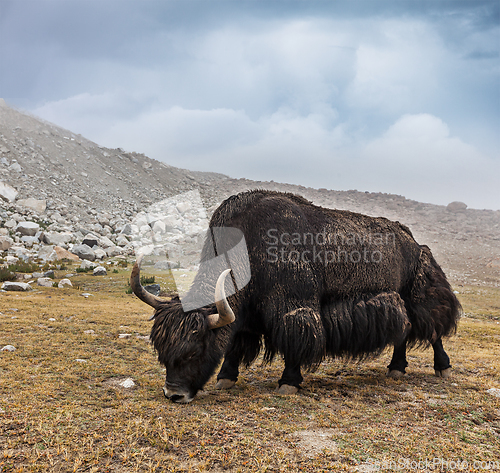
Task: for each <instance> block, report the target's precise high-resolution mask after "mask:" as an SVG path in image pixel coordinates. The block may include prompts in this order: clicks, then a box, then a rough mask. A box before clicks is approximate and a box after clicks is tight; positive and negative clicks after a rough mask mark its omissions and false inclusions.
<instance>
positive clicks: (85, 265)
mask: <svg viewBox="0 0 500 473" xmlns="http://www.w3.org/2000/svg"><path fill="white" fill-rule="evenodd" d="M98 266H99V265H98V264H97V263H93V262H92V261H88V260H83V261H82V264H81V265H80V268H81V269H94V268H97V267H98Z"/></svg>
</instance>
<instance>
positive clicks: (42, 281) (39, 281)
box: [36, 278, 54, 287]
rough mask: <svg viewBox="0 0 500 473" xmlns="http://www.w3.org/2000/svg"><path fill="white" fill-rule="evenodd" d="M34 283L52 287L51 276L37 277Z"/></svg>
mask: <svg viewBox="0 0 500 473" xmlns="http://www.w3.org/2000/svg"><path fill="white" fill-rule="evenodd" d="M36 283H37V284H38V285H39V286H42V287H52V286H53V285H54V281H53V280H52V279H51V278H38V279H37V280H36Z"/></svg>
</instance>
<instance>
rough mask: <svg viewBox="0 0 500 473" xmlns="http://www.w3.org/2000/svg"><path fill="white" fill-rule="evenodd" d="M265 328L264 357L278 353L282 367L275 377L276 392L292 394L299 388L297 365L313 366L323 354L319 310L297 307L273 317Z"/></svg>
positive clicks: (323, 340) (300, 376)
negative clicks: (281, 356) (277, 380)
mask: <svg viewBox="0 0 500 473" xmlns="http://www.w3.org/2000/svg"><path fill="white" fill-rule="evenodd" d="M271 325H272V326H270V327H267V330H266V332H267V333H266V337H265V343H266V359H267V360H268V361H270V360H271V359H272V358H273V356H274V354H275V353H281V354H282V355H283V358H284V360H285V369H284V371H283V374H282V376H281V379H280V380H279V382H278V384H279V388H278V393H279V394H294V393H296V392H297V391H298V389H299V388H300V383H302V380H303V378H302V375H301V373H300V368H301V366H304V367H308V368H314V367H315V366H317V365H318V364H319V363H320V362H321V361H322V360H323V358H324V356H325V351H326V340H325V333H324V328H323V323H322V321H321V317H320V314H319V312H317V311H316V310H314V309H312V308H310V307H301V308H298V309H295V310H292V311H290V312H287V313H286V314H284V315H282V316H277V317H274V318H273V319H272V320H271Z"/></svg>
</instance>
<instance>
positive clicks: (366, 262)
mask: <svg viewBox="0 0 500 473" xmlns="http://www.w3.org/2000/svg"><path fill="white" fill-rule="evenodd" d="M210 227H211V228H212V229H214V230H215V229H217V227H223V228H227V227H232V228H237V229H239V230H241V232H242V233H243V235H244V237H245V241H246V246H247V249H248V255H249V259H250V268H251V279H250V282H249V283H248V284H247V285H246V286H245V287H244V288H242V289H241V290H239V291H238V292H237V293H236V294H235V295H233V296H231V297H229V299H228V300H229V303H230V305H231V307H232V308H233V310H234V312H235V314H236V321H235V322H234V323H233V324H231V325H230V326H227V327H223V328H221V329H216V330H208V329H207V326H206V322H205V318H206V315H207V314H208V313H213V312H214V311H215V308H214V305H210V306H209V307H206V308H204V309H201V310H196V311H191V312H187V313H184V312H183V311H182V306H181V305H180V302H179V301H175V300H174V301H171V302H166V303H165V305H164V306H162V307H161V308H159V309H157V311H156V316H155V322H154V325H153V329H152V333H151V339H152V340H153V343H154V346H155V348H156V350H157V351H158V355H159V360H160V361H161V362H162V363H163V364H165V366H166V367H167V383H172V384H174V385H183V386H186V387H188V389H189V391H190V392H191V393H194V392H196V391H197V390H198V389H200V388H201V387H202V386H203V385H204V384H205V382H206V381H207V380H208V378H209V377H210V376H211V374H212V373H213V371H214V370H215V367H216V366H217V364H218V363H219V361H220V359H221V358H222V356H223V355H224V354H225V361H224V363H223V365H222V368H221V371H220V373H219V375H218V379H231V380H236V379H237V377H238V367H239V365H240V364H241V363H244V364H246V365H248V364H250V363H251V362H252V361H253V360H254V359H255V358H256V357H257V355H258V354H259V352H260V351H261V349H262V347H263V346H264V347H265V359H266V360H267V361H271V360H272V359H273V357H274V356H275V355H276V354H278V353H279V354H281V355H282V356H283V357H284V360H285V365H286V368H285V371H284V373H283V376H282V379H281V380H280V385H281V384H290V385H295V386H298V385H299V384H300V382H301V381H302V376H301V374H300V368H301V367H305V368H306V369H314V368H315V367H316V366H317V365H318V364H319V363H320V362H321V361H322V360H323V359H324V358H325V357H327V356H332V357H335V356H348V357H363V356H365V355H368V354H372V353H375V354H377V353H380V352H381V351H382V350H383V349H384V348H385V347H386V346H388V345H395V346H396V347H397V350H396V351H397V353H396V351H395V357H394V358H393V362H394V363H392V366H393V367H396V366H400V367H402V365H403V364H404V363H406V360H405V359H404V360H402V358H401V357H402V354H404V353H405V352H406V344H407V343H408V344H409V345H415V344H420V343H422V344H424V345H429V344H433V346H435V349H436V350H438V351H440V350H439V343H440V340H441V337H443V336H447V335H449V334H451V333H453V332H454V331H455V330H456V327H457V320H458V317H459V314H460V304H459V302H458V300H457V299H456V297H455V295H454V294H453V291H452V290H451V288H450V285H449V283H448V282H447V280H446V277H445V275H444V273H443V271H442V270H441V268H440V267H439V265H438V264H437V263H436V261H435V260H434V258H433V257H432V254H431V252H430V250H429V248H427V247H426V246H420V245H419V244H418V243H417V242H416V241H415V240H414V238H413V236H412V234H411V232H410V230H409V229H408V228H406V227H405V226H404V225H401V224H400V223H399V222H391V221H389V220H387V219H385V218H373V217H368V216H364V215H361V214H356V213H352V212H348V211H341V210H331V209H325V208H322V207H318V206H315V205H313V204H311V203H310V202H308V201H306V200H305V199H303V198H302V197H300V196H297V195H293V194H284V193H279V192H272V191H259V190H256V191H249V192H245V193H242V194H238V195H236V196H232V197H230V198H229V199H227V200H226V201H224V202H223V203H222V204H221V205H220V206H219V208H218V209H217V210H216V211H215V213H214V214H213V216H212V219H211V221H210ZM297 234H298V235H302V236H304V235H305V237H304V238H302V237H300V238H298V237H297V236H296V235H297ZM294 235H295V237H294ZM317 235H320V236H321V238H319V237H318V238H315V237H316V236H317ZM324 236H327V237H328V236H329V237H330V240H328V239H327V240H325V238H324ZM374 236H375V238H374ZM233 244H234V242H233V241H230V242H227V245H226V247H227V248H224V245H222V247H221V246H220V245H219V247H218V248H214V245H213V244H212V241H211V240H209V239H207V242H206V244H205V246H204V248H203V252H202V262H204V261H209V260H211V259H212V258H214V257H215V256H217V255H218V254H219V253H223V252H225V251H227V250H229V249H230V248H231V247H232V246H233ZM221 248H222V249H221ZM318 251H322V253H321V254H320V257H318ZM327 252H329V253H327ZM297 255H298V257H297ZM373 255H376V258H374V257H373ZM333 256H334V257H335V260H331V258H332V257H333ZM359 256H361V259H360V258H359ZM244 263H245V262H244V261H238V260H236V261H235V260H234V258H233V259H232V261H231V266H232V269H233V275H234V274H237V272H238V270H239V267H243V265H244ZM201 268H202V269H201V270H200V272H199V273H198V274H197V276H196V277H195V280H194V283H193V287H192V291H198V292H203V293H206V294H213V290H214V284H213V281H215V280H216V276H217V275H215V274H209V273H210V271H213V268H211V266H210V265H206V267H204V266H203V265H201ZM228 279H229V278H228ZM226 284H230V282H228V280H226ZM226 287H227V286H226ZM441 349H442V345H441ZM442 352H443V353H444V354H445V355H446V353H445V352H444V350H442ZM441 355H442V353H441ZM441 355H440V356H441ZM441 359H442V356H441ZM441 364H443V363H441ZM444 364H445V363H444ZM403 371H404V367H403Z"/></svg>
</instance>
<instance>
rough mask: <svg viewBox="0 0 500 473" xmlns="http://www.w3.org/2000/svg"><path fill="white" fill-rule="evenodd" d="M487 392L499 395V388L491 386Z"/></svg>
mask: <svg viewBox="0 0 500 473" xmlns="http://www.w3.org/2000/svg"><path fill="white" fill-rule="evenodd" d="M486 392H487V393H488V394H491V395H492V396H495V397H500V389H498V388H491V389H488V390H487V391H486Z"/></svg>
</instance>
